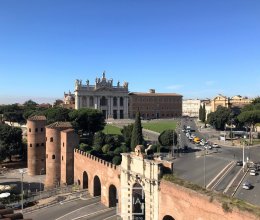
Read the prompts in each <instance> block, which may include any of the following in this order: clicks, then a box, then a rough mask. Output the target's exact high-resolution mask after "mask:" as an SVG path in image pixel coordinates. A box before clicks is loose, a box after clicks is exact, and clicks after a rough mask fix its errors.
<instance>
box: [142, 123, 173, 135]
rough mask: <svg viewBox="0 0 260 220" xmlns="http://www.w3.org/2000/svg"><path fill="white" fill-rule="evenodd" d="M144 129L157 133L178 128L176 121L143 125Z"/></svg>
mask: <svg viewBox="0 0 260 220" xmlns="http://www.w3.org/2000/svg"><path fill="white" fill-rule="evenodd" d="M142 126H143V128H144V129H148V130H151V131H156V132H159V133H161V132H163V131H164V130H167V129H174V130H175V128H176V121H158V122H147V123H143V124H142Z"/></svg>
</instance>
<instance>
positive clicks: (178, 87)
mask: <svg viewBox="0 0 260 220" xmlns="http://www.w3.org/2000/svg"><path fill="white" fill-rule="evenodd" d="M182 87H183V85H178V84H177V85H171V86H167V87H166V88H167V89H170V90H178V89H180V88H182Z"/></svg>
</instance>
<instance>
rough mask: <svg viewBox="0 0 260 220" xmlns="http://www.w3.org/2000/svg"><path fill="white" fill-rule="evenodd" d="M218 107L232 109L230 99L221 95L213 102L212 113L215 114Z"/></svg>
mask: <svg viewBox="0 0 260 220" xmlns="http://www.w3.org/2000/svg"><path fill="white" fill-rule="evenodd" d="M218 106H223V107H226V108H229V107H230V103H229V98H228V97H226V96H224V95H221V94H219V95H218V96H216V97H215V98H213V99H212V100H211V111H212V112H214V111H216V110H217V107H218Z"/></svg>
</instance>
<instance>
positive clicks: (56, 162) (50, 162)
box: [45, 122, 77, 188]
mask: <svg viewBox="0 0 260 220" xmlns="http://www.w3.org/2000/svg"><path fill="white" fill-rule="evenodd" d="M71 128H72V126H71V124H70V122H55V123H53V124H50V125H48V126H46V179H45V188H54V187H56V186H59V185H60V183H61V160H62V159H63V160H64V159H66V160H70V159H71V157H72V155H71V154H69V152H70V150H69V148H67V145H68V143H70V140H68V139H67V138H66V137H67V136H68V135H71V133H70V132H65V134H63V135H62V136H63V140H64V141H63V140H62V141H61V131H64V130H67V129H71ZM76 142H77V141H76ZM61 144H62V145H63V144H64V148H65V144H66V150H64V151H63V153H64V152H65V153H64V155H63V157H61ZM62 147H63V146H62ZM73 147H75V146H73ZM72 166H73V164H72ZM66 171H67V170H66ZM62 173H69V169H68V171H67V172H64V171H63V172H62Z"/></svg>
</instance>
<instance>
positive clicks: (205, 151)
mask: <svg viewBox="0 0 260 220" xmlns="http://www.w3.org/2000/svg"><path fill="white" fill-rule="evenodd" d="M204 188H205V189H206V148H205V149H204Z"/></svg>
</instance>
